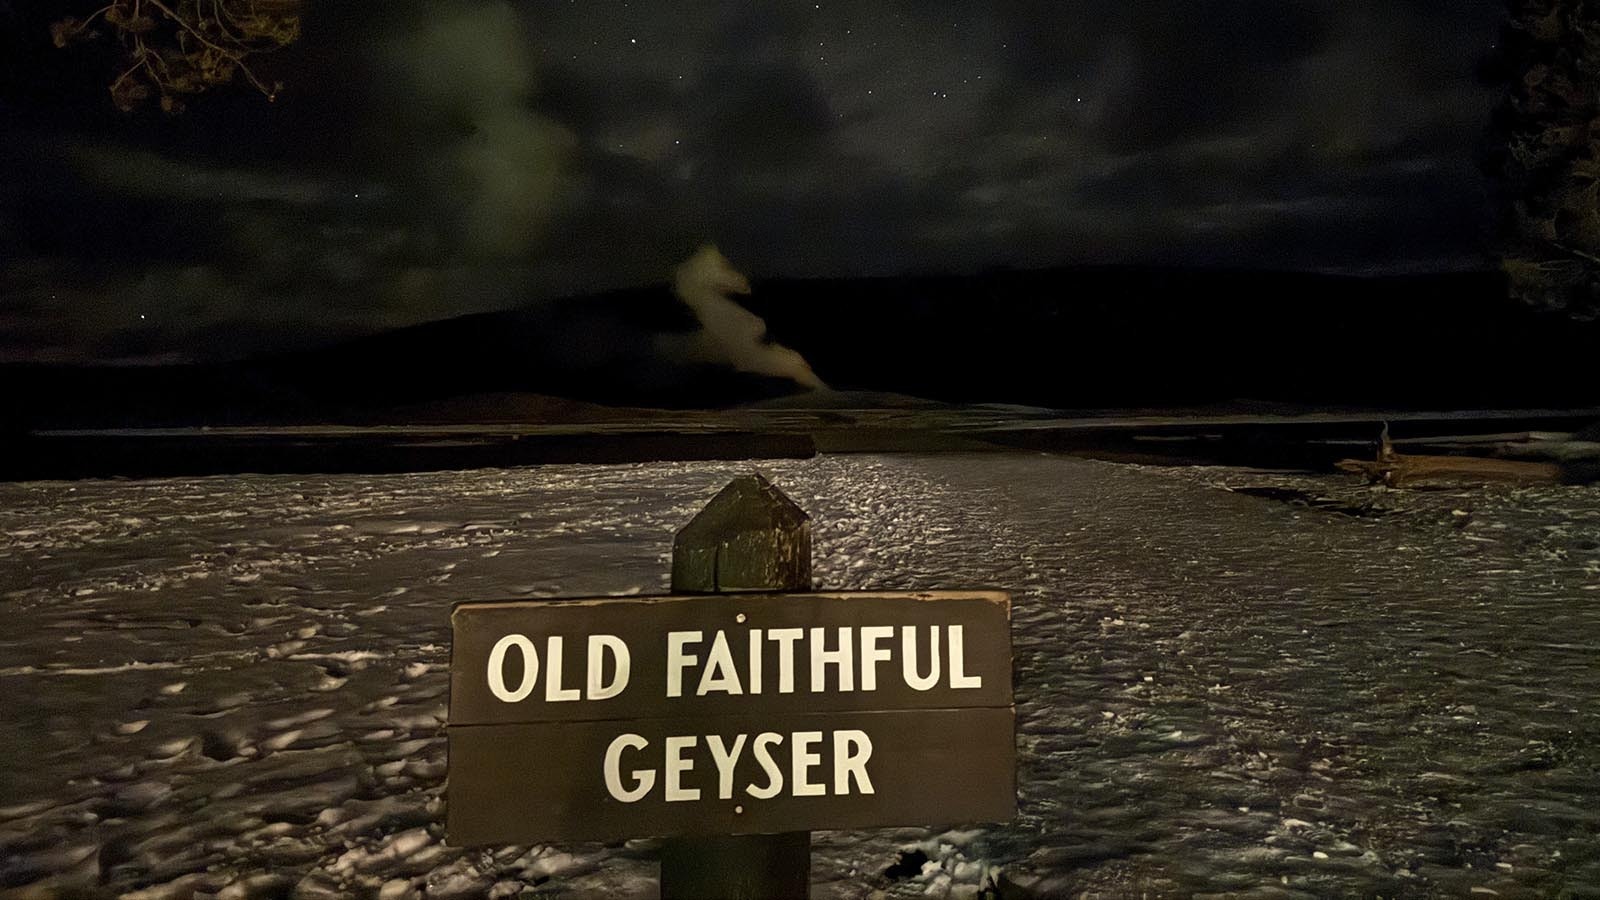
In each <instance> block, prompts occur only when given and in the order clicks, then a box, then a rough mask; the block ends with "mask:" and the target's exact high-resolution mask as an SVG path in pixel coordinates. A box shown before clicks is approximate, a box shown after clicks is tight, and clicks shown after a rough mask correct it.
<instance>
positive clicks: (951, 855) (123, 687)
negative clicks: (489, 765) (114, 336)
mask: <svg viewBox="0 0 1600 900" xmlns="http://www.w3.org/2000/svg"><path fill="white" fill-rule="evenodd" d="M752 468H753V467H752V466H751V465H749V464H730V463H691V464H656V465H641V466H561V467H545V468H539V469H528V470H518V471H480V472H463V473H429V474H420V475H406V476H383V477H374V476H359V477H351V476H334V477H321V478H302V477H257V476H244V477H232V478H204V479H181V480H162V481H140V482H120V481H112V482H77V483H32V484H8V485H3V486H0V611H3V613H4V617H5V618H4V621H5V627H4V628H3V629H0V758H4V759H5V760H6V761H7V762H6V765H4V766H0V895H3V892H5V891H6V890H8V889H9V890H13V891H16V892H18V894H19V895H20V896H35V895H36V896H52V895H55V896H73V895H85V894H86V895H90V896H98V895H106V896H111V895H117V894H123V893H130V894H131V895H132V896H134V897H174V898H176V897H189V896H191V895H192V894H194V893H195V892H197V891H199V892H204V893H220V895H221V896H226V897H241V898H244V897H269V896H283V895H291V896H296V897H342V896H371V897H384V898H393V900H398V898H403V897H417V896H427V897H469V896H473V897H475V896H484V895H486V894H487V895H488V896H495V897H505V896H518V895H519V894H520V895H528V896H542V895H551V896H591V895H599V894H604V895H612V896H639V897H647V896H652V895H653V894H654V893H655V891H656V885H655V881H654V878H655V865H654V863H653V846H652V845H651V843H650V842H648V841H638V842H631V843H628V844H623V845H615V846H603V845H598V844H588V845H569V846H549V847H532V848H524V847H510V848H504V849H502V850H498V851H494V852H485V851H479V850H462V849H458V848H452V847H446V846H444V845H443V844H442V843H441V841H440V837H441V828H440V823H441V821H442V805H441V803H442V801H441V799H440V798H441V789H442V785H443V780H444V776H445V759H444V739H443V722H444V714H445V702H446V689H447V684H446V667H447V664H448V645H449V635H448V612H449V608H450V605H451V604H452V603H454V602H455V601H458V600H464V599H484V598H496V597H551V596H562V595H583V594H611V593H638V592H643V593H650V592H658V591H665V589H666V587H667V583H668V575H667V570H668V562H669V559H670V549H671V540H672V535H673V533H674V531H675V530H676V529H677V528H679V527H681V526H682V525H683V524H684V523H685V522H687V521H688V520H689V518H690V517H691V516H692V515H693V514H694V513H695V512H696V511H697V510H698V509H699V508H700V507H701V506H702V505H703V504H704V503H705V502H706V501H707V500H708V499H709V498H710V496H711V495H712V494H714V493H715V492H716V490H717V489H718V488H720V487H721V486H722V485H723V484H724V483H726V482H727V481H728V480H729V479H730V478H732V477H734V476H736V475H740V474H745V473H747V472H749V471H751V470H752ZM758 468H759V469H760V471H762V472H763V473H764V474H766V475H768V476H769V477H770V478H772V479H773V480H774V482H775V483H777V484H778V485H779V486H780V487H781V488H782V489H783V490H784V491H785V492H787V493H788V494H789V495H790V496H791V497H793V498H794V499H795V500H796V501H797V502H798V503H800V505H801V506H802V507H804V508H805V509H806V510H807V511H808V512H809V513H810V514H811V516H812V519H813V523H814V529H815V536H814V542H815V554H814V556H815V561H816V562H815V565H816V573H817V579H816V580H817V584H818V585H819V586H820V587H826V588H839V589H867V588H873V589H919V588H936V587H948V588H954V587H999V588H1004V589H1007V590H1009V591H1011V592H1012V595H1013V606H1014V618H1015V621H1014V623H1013V634H1014V643H1015V658H1016V695H1017V708H1018V741H1019V751H1020V752H1019V773H1018V774H1019V778H1018V781H1019V787H1020V791H1021V809H1022V812H1021V815H1020V816H1019V818H1018V819H1017V821H1015V822H1013V823H1010V824H1007V825H978V826H971V825H965V826H960V827H958V828H956V829H955V830H950V831H945V830H943V829H934V830H928V829H922V828H902V829H886V830H882V831H873V832H859V833H846V832H838V833H819V834H817V835H816V841H815V848H814V852H813V879H814V893H815V894H816V895H817V896H819V897H865V896H867V895H869V894H871V893H872V892H873V891H885V892H886V893H887V895H888V896H923V895H925V894H928V893H932V894H934V895H936V896H939V895H948V896H957V897H960V896H972V895H974V894H975V893H976V891H977V889H978V887H979V885H981V884H983V883H986V882H992V881H993V880H995V879H996V878H999V877H1002V875H1001V873H1003V878H1004V879H1005V880H1006V881H1007V882H1008V883H1010V884H1014V885H1018V886H1021V887H1023V888H1028V889H1031V891H1032V892H1033V893H1034V894H1036V895H1038V896H1060V895H1073V894H1077V893H1081V892H1090V893H1098V894H1099V895H1101V896H1113V897H1115V896H1140V895H1143V894H1148V895H1149V896H1183V895H1191V894H1196V893H1205V892H1230V891H1231V892H1244V893H1245V894H1246V895H1248V896H1274V897H1294V896H1311V897H1338V896H1350V895H1367V894H1382V895H1385V896H1400V897H1406V896H1416V897H1427V896H1440V897H1445V896H1449V897H1456V896H1467V895H1469V894H1472V893H1473V892H1474V890H1475V889H1476V891H1477V892H1478V893H1480V894H1482V895H1483V896H1493V895H1490V894H1487V893H1483V892H1484V891H1494V892H1495V895H1498V896H1501V897H1516V896H1550V895H1553V894H1557V893H1561V892H1562V891H1563V890H1568V889H1571V890H1574V891H1577V890H1581V889H1582V888H1583V886H1585V885H1593V884H1596V883H1600V839H1597V834H1600V804H1597V803H1596V800H1597V799H1600V702H1597V697H1600V666H1596V665H1595V664H1594V659H1595V653H1596V650H1597V648H1600V590H1597V588H1600V490H1596V489H1594V488H1540V489H1535V490H1518V489H1508V488H1500V489H1493V490H1481V491H1480V490H1473V491H1462V492H1454V493H1451V492H1405V493H1402V492H1390V491H1384V490H1381V489H1367V488H1360V487H1356V486H1353V485H1350V484H1349V483H1348V482H1343V481H1338V480H1335V479H1327V478H1313V477H1291V476H1268V475H1261V474H1257V473H1248V472H1242V471H1239V470H1226V469H1153V468H1151V469H1141V468H1137V467H1128V466H1117V465H1111V464H1105V463H1094V462H1084V461H1077V460H1070V459H1063V458H1057V457H1046V456H1034V455H1023V454H1016V455H1001V454H994V455H975V456H924V457H917V456H838V457H822V458H819V459H815V460H808V461H795V462H775V463H762V464H759V467H758ZM1245 485H1252V486H1259V485H1273V486H1276V487H1279V488H1282V489H1284V490H1285V491H1286V492H1287V493H1286V494H1285V496H1289V495H1291V494H1292V493H1293V492H1294V491H1302V492H1322V493H1330V494H1335V495H1338V496H1339V497H1341V498H1343V499H1344V500H1348V501H1349V504H1348V506H1349V508H1352V509H1356V508H1364V509H1366V510H1367V514H1363V515H1359V516H1357V515H1344V514H1341V513H1340V512H1338V511H1336V510H1334V509H1327V508H1314V507H1311V506H1306V505H1294V504H1291V503H1283V502H1277V501H1275V500H1273V499H1266V498H1262V497H1258V496H1247V495H1245V494H1242V493H1235V492H1232V491H1230V490H1228V488H1229V487H1237V486H1245ZM927 777H928V778H929V780H930V781H932V780H935V779H945V778H951V777H960V773H950V772H929V773H927ZM535 814H536V813H535ZM943 824H944V825H946V826H958V825H960V823H943ZM903 854H904V855H903ZM923 857H925V859H923ZM907 860H909V861H910V862H909V864H908V863H907ZM897 863H899V864H898V865H897ZM891 867H894V874H893V876H892V877H891V876H890V875H886V874H885V873H886V872H887V871H889V870H890V869H891Z"/></svg>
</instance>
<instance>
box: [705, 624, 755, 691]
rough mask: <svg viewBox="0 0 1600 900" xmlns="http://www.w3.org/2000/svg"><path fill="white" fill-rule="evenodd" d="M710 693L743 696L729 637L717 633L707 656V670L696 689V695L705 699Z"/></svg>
mask: <svg viewBox="0 0 1600 900" xmlns="http://www.w3.org/2000/svg"><path fill="white" fill-rule="evenodd" d="M709 691H722V692H723V693H725V694H742V693H744V691H743V690H741V689H740V688H739V672H738V670H737V669H735V668H734V667H733V653H732V651H730V650H729V649H728V636H727V635H725V634H723V633H722V632H720V631H719V632H717V637H716V639H715V640H713V641H712V642H711V652H710V653H708V654H706V670H705V671H704V672H701V673H700V686H699V687H698V688H695V694H696V695H697V696H700V697H704V696H705V695H706V693H707V692H709Z"/></svg>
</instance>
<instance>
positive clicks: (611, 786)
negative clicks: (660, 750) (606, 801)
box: [605, 734, 656, 803]
mask: <svg viewBox="0 0 1600 900" xmlns="http://www.w3.org/2000/svg"><path fill="white" fill-rule="evenodd" d="M649 743H650V742H649V741H646V740H645V739H644V738H642V737H640V736H639V735H637V734H620V735H617V737H616V739H615V740H613V741H612V742H611V746H609V747H607V748H606V766H605V772H606V790H607V791H609V792H610V793H611V796H612V797H615V798H616V799H618V800H621V801H622V802H623V803H635V802H637V801H639V800H642V799H644V795H645V794H648V793H650V789H651V788H653V787H655V786H656V770H655V769H634V770H633V781H634V787H633V788H632V789H631V790H630V789H627V788H624V787H623V786H622V775H621V772H620V769H621V768H622V751H623V750H625V749H629V748H631V749H634V750H643V749H644V748H645V746H646V745H648V744H649Z"/></svg>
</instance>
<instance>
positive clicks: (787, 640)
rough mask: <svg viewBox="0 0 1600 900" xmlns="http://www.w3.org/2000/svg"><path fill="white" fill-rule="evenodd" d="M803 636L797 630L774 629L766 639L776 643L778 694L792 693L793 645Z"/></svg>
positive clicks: (768, 633)
mask: <svg viewBox="0 0 1600 900" xmlns="http://www.w3.org/2000/svg"><path fill="white" fill-rule="evenodd" d="M804 635H805V632H804V631H801V630H800V629H798V628H774V629H772V630H771V631H769V632H767V637H768V638H769V639H771V640H774V641H777V642H778V647H779V649H778V693H780V694H792V693H794V645H795V642H796V641H798V640H800V638H801V637H803V636H804Z"/></svg>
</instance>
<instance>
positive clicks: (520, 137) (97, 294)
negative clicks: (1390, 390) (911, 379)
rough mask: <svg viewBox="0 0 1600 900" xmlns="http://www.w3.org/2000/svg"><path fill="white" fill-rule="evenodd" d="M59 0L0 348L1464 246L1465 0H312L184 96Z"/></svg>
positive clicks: (1473, 121) (42, 49)
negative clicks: (231, 81)
mask: <svg viewBox="0 0 1600 900" xmlns="http://www.w3.org/2000/svg"><path fill="white" fill-rule="evenodd" d="M80 6H82V4H72V3H59V4H50V3H43V2H41V3H38V4H34V3H33V2H32V0H0V35H3V38H0V53H4V60H3V61H0V165H3V171H4V173H5V176H4V178H3V179H0V360H5V361H18V360H39V361H85V360H97V361H109V360H122V361H130V360H137V361H153V360H162V359H196V358H216V357H228V356H237V355H241V354H246V353H252V352H259V351H262V350H270V349H275V348H283V347H292V346H299V345H305V344H314V343H317V342H319V341H327V340H330V339H333V338H336V337H340V336H344V335H349V334H356V333H362V332H368V331H373V330H377V329H382V328H388V327H394V326H397V325H402V324H409V323H414V322H420V321H426V320H430V319H437V318H442V317H447V316H452V315H459V314H463V313H468V312H474V311H481V310H489V309H499V308H504V307H508V306H513V305H517V304H522V303H526V302H530V301H536V300H538V299H541V298H549V297H556V296H563V295H569V294H576V293H583V292H589V291H596V290H602V289H607V288H612V287H621V286H629V285H634V284H640V283H648V282H654V281H661V280H665V278H666V277H667V275H668V273H669V271H670V269H671V267H672V265H673V264H674V263H675V262H677V261H678V260H681V259H683V258H684V257H687V256H688V255H689V254H690V253H691V252H693V251H694V250H695V248H696V247H697V246H699V245H700V244H702V243H704V242H707V241H711V242H715V243H716V244H717V245H718V246H720V248H721V249H722V250H723V252H724V253H725V254H726V255H727V256H728V258H729V259H731V260H732V261H733V263H734V265H735V266H737V267H738V268H739V269H740V270H741V271H743V272H744V273H746V274H747V275H750V276H751V277H752V278H755V279H757V280H758V281H759V279H761V278H764V277H772V276H780V275H786V276H814V275H876V274H896V273H906V272H953V273H964V272H976V271H982V270H985V269H990V268H994V267H1002V266H1010V267H1044V266H1056V265H1071V264H1097V263H1149V264H1161V265H1183V266H1224V267H1246V268H1264V269H1291V270H1318V271H1342V272H1362V273H1384V272H1401V271H1404V272H1411V271H1439V270H1460V269H1470V268H1479V267H1483V266H1485V265H1487V261H1486V257H1484V256H1483V250H1482V248H1483V247H1484V245H1485V236H1484V235H1485V229H1486V222H1487V204H1486V200H1485V188H1484V176H1483V175H1482V173H1481V172H1480V167H1479V163H1478V159H1479V156H1480V154H1481V151H1482V145H1483V142H1484V140H1485V138H1484V133H1485V130H1486V128H1487V126H1488V122H1489V116H1490V112H1491V110H1492V108H1493V106H1494V104H1495V103H1496V101H1497V100H1498V96H1499V92H1500V88H1499V87H1498V86H1497V85H1495V84H1494V83H1493V82H1492V79H1487V78H1485V77H1484V75H1483V72H1484V70H1485V66H1486V61H1487V60H1489V59H1491V58H1492V57H1493V55H1494V53H1495V42H1496V40H1497V38H1498V36H1499V23H1500V16H1501V10H1500V7H1499V5H1498V4H1496V3H1494V2H1489V0H1405V2H1388V3H1373V2H1351V0H1330V2H1304V0H1210V2H1204V3H1201V2H1179V0H1119V2H1115V3H1110V2H1087V0H1052V2H1024V0H1000V2H987V3H975V2H970V0H963V2H952V0H916V2H904V3H889V2H872V3H844V2H836V3H826V2H825V3H786V2H785V3H780V2H770V0H762V2H759V3H757V2H747V3H733V2H721V3H712V2H691V0H678V2H671V3H668V2H648V3H645V2H631V3H625V2H607V0H589V2H480V0H468V2H457V0H429V2H426V3H422V2H409V3H381V4H380V3H352V2H346V0H337V2H335V0H309V9H308V13H309V15H308V18H307V21H306V23H305V37H304V39H303V40H302V41H301V43H300V44H298V45H296V46H295V47H294V48H292V49H291V50H290V51H286V52H284V53H281V54H279V55H277V56H275V57H274V58H273V59H272V60H270V61H269V62H268V63H266V64H264V71H265V72H267V73H268V74H269V75H270V76H271V77H276V78H279V79H281V80H283V81H284V82H286V83H287V88H286V89H285V90H284V91H283V93H282V95H281V96H280V97H279V99H278V101H277V102H276V103H272V104H269V103H267V102H265V100H264V99H262V98H261V97H260V96H258V95H254V94H252V93H251V92H249V91H248V89H245V88H231V89H226V90H224V91H222V92H217V93H213V94H210V95H207V96H205V97H202V98H199V99H197V100H195V101H194V102H192V103H191V105H190V108H189V110H188V112H186V113H185V114H184V115H182V116H181V117H178V118H175V119H169V118H166V117H163V116H162V114H161V113H160V112H158V111H156V110H155V109H154V108H153V107H152V108H151V109H148V110H144V111H142V112H139V113H136V114H134V115H132V116H128V115H123V114H120V113H117V112H116V111H115V110H114V109H112V108H111V104H110V101H109V99H108V97H107V94H106V92H105V83H106V81H107V80H108V79H109V77H111V76H114V75H115V72H116V68H115V67H116V62H117V61H116V59H115V57H114V56H112V55H110V54H109V53H108V52H105V51H97V50H95V49H93V48H88V49H72V50H57V49H55V48H53V47H51V46H50V45H49V35H48V33H47V32H46V31H45V26H46V25H47V23H48V22H49V20H50V19H51V18H52V17H53V16H54V15H57V14H63V13H71V12H78V13H80V14H81V13H82V12H84V11H87V10H86V9H80V8H79V7H80ZM90 6H93V4H90ZM39 7H46V8H45V9H40V8H39ZM1284 302H1294V301H1293V299H1292V298H1285V300H1284Z"/></svg>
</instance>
